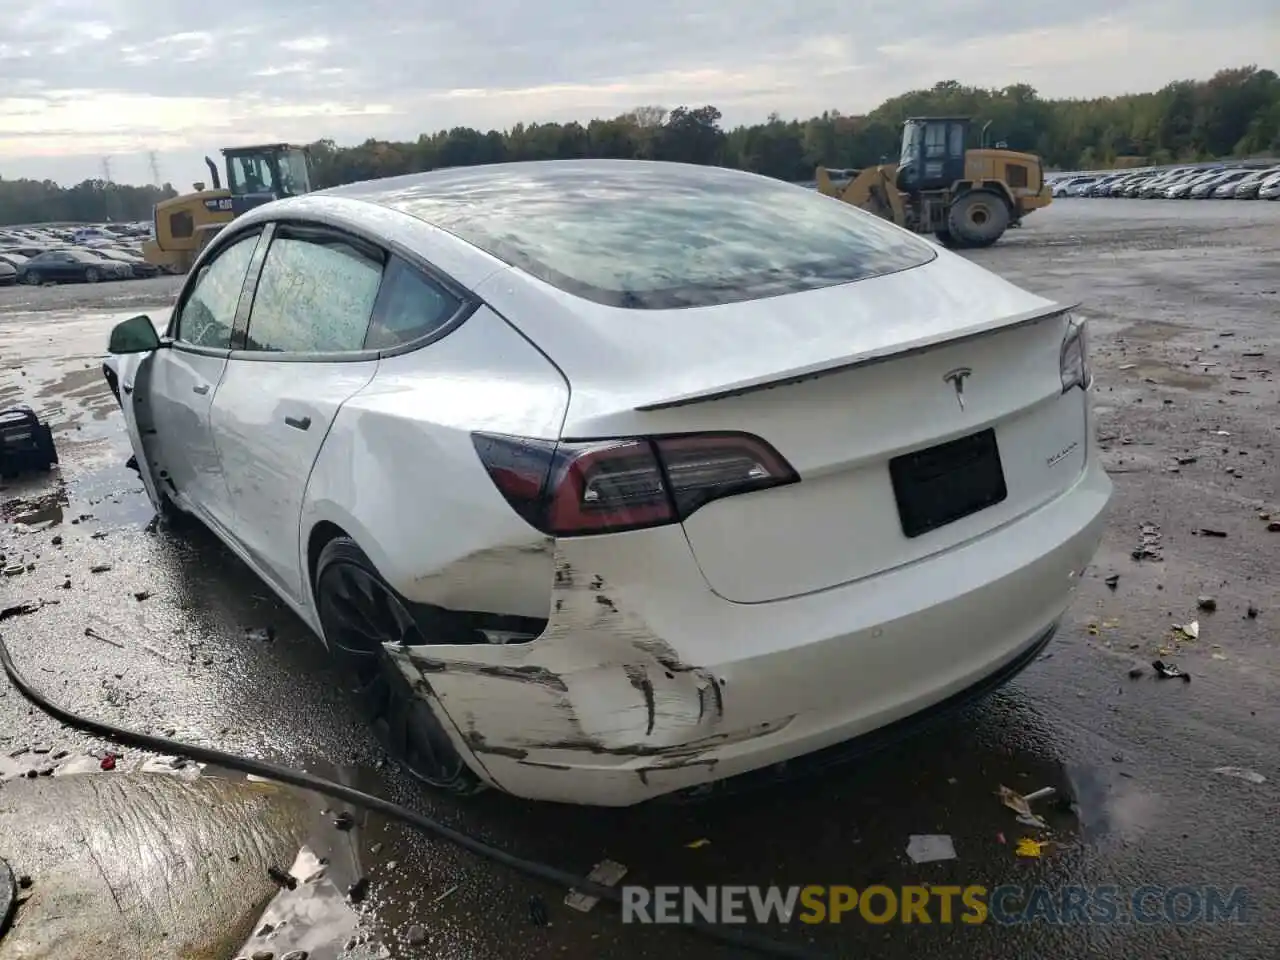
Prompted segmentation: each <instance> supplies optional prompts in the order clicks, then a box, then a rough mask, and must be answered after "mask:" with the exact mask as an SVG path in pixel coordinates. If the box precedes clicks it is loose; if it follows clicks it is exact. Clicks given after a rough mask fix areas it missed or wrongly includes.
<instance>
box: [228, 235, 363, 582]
mask: <svg viewBox="0 0 1280 960" xmlns="http://www.w3.org/2000/svg"><path fill="white" fill-rule="evenodd" d="M386 259H387V258H386V255H385V253H384V252H383V251H382V250H381V249H380V248H378V247H376V246H373V245H370V244H368V243H366V242H364V241H362V240H360V239H357V238H355V237H352V236H349V235H346V234H343V233H340V232H337V231H335V230H332V229H330V228H327V227H320V226H314V225H306V224H298V223H290V224H277V225H276V226H275V228H274V232H273V234H272V236H271V239H270V244H269V246H268V247H267V251H266V256H265V258H264V260H263V264H262V271H261V273H260V274H259V276H258V278H257V283H256V288H255V289H254V292H253V301H252V307H251V309H250V310H249V312H248V317H247V324H246V325H245V328H244V330H243V331H237V340H236V346H237V347H238V348H240V349H236V350H235V351H234V352H233V353H232V354H231V359H230V361H229V362H228V364H227V369H226V373H225V374H224V375H223V379H222V384H221V385H220V386H219V388H218V392H217V395H216V396H215V397H214V402H213V410H212V414H211V422H212V426H213V432H214V436H215V438H216V439H217V444H218V451H219V456H220V459H221V464H222V471H223V475H224V476H225V478H226V484H227V488H228V491H229V495H230V498H231V501H232V502H233V503H234V504H235V511H236V515H235V517H234V521H233V523H234V531H233V532H234V535H235V537H236V539H237V540H238V541H239V542H240V544H241V545H242V547H243V548H244V549H245V552H246V553H247V554H248V555H249V557H250V559H251V560H252V561H253V563H254V565H255V566H256V567H257V568H258V571H259V573H261V574H262V576H263V577H265V578H266V579H268V580H269V581H271V582H272V583H273V584H274V585H275V587H276V589H277V590H278V591H279V592H281V593H282V594H283V595H284V596H286V597H291V598H294V599H295V600H301V599H302V598H303V596H304V593H303V575H302V571H301V569H300V563H299V554H298V528H299V524H300V522H301V515H302V502H303V495H304V493H305V491H306V487H307V479H308V477H309V476H310V473H311V468H312V466H313V465H314V463H315V461H316V457H317V456H318V454H319V453H320V447H321V444H323V443H324V438H325V435H326V434H327V433H328V431H329V427H330V426H331V425H332V423H333V420H334V418H335V417H336V416H337V414H338V410H339V409H340V408H341V407H342V405H343V403H345V402H346V401H347V400H348V399H349V398H350V397H352V396H354V395H355V394H356V393H357V392H359V391H360V390H361V389H362V388H363V387H364V386H365V385H366V384H368V383H369V381H370V380H371V379H372V378H373V375H374V373H375V372H376V370H377V367H378V359H377V357H378V354H377V352H376V350H366V349H365V338H366V335H367V332H368V328H369V321H370V317H371V316H372V313H373V307H374V303H375V302H376V300H377V297H378V291H379V289H380V288H381V284H382V274H383V268H384V265H385V263H386Z"/></svg>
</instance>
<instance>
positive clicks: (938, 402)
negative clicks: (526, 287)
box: [486, 254, 1088, 603]
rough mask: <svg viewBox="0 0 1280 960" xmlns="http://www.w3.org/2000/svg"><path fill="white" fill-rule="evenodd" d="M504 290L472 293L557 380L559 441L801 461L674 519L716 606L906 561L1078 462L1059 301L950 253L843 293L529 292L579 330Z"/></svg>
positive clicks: (992, 522)
mask: <svg viewBox="0 0 1280 960" xmlns="http://www.w3.org/2000/svg"><path fill="white" fill-rule="evenodd" d="M500 285H502V283H501V281H500ZM507 289H508V292H509V293H511V294H512V295H511V296H510V297H508V299H507V302H506V303H501V304H500V303H495V300H500V299H501V298H500V297H493V296H491V293H492V292H490V293H487V294H486V296H488V297H489V298H490V302H491V303H494V304H495V306H496V307H497V309H499V310H500V311H501V312H504V313H505V314H506V315H507V316H508V317H510V318H513V322H515V323H516V324H517V326H519V327H520V329H521V330H523V331H524V332H525V333H526V334H527V335H528V336H530V338H531V339H533V340H534V342H535V343H537V344H538V345H539V346H540V347H541V348H542V349H544V350H546V351H547V353H548V355H549V356H550V357H551V358H552V359H553V360H554V361H555V362H556V363H557V364H559V365H560V366H561V369H562V370H564V372H565V374H566V376H567V377H568V379H569V382H570V384H571V388H572V396H571V400H570V408H569V411H568V415H567V418H566V423H565V427H564V431H563V435H564V436H565V437H566V438H591V437H607V436H626V435H644V434H659V433H683V432H692V431H724V430H729V431H744V432H747V433H751V434H755V435H756V436H759V437H761V438H763V439H764V440H766V441H768V442H769V443H770V444H772V445H773V446H774V447H775V448H776V449H777V450H778V452H779V453H781V454H782V455H783V456H784V457H785V458H786V459H787V460H788V461H789V462H790V463H791V465H792V466H793V467H794V468H795V469H796V470H797V472H798V473H799V474H800V477H801V482H800V483H798V484H794V485H791V486H785V487H779V488H775V489H770V490H764V491H760V492H758V493H752V494H746V495H740V496H734V497H729V498H725V499H721V500H716V501H713V502H711V503H708V504H706V505H705V506H703V507H702V508H701V509H699V510H698V511H696V512H695V513H694V514H693V515H691V516H690V517H688V518H687V520H686V521H685V524H684V528H685V532H686V535H687V537H688V540H689V544H690V546H691V548H692V550H693V553H694V555H695V556H696V558H697V561H698V564H699V566H700V567H701V569H702V571H703V573H704V575H705V576H706V579H707V582H708V583H709V585H710V586H711V587H712V589H714V590H715V591H716V592H717V593H719V594H720V595H721V596H723V597H725V598H726V599H728V600H731V601H735V602H740V603H757V602H765V601H770V600H777V599H781V598H785V597H791V596H797V595H800V594H804V593H809V592H813V591H817V590H822V589H827V588H830V587H834V586H837V585H839V584H843V583H847V582H850V581H853V580H858V579H862V578H865V577H869V576H872V575H875V574H876V573H879V572H882V571H885V570H888V569H892V568H894V567H897V566H901V565H903V564H906V563H912V562H915V561H918V560H920V559H923V558H924V557H927V556H929V555H930V554H933V553H936V552H939V551H943V550H947V549H949V548H951V547H953V546H956V545H957V544H959V543H963V542H965V541H967V540H970V539H973V538H975V537H979V536H981V535H982V534H984V533H986V532H988V531H990V530H992V529H994V528H996V527H999V526H1002V525H1004V524H1007V523H1009V522H1011V521H1013V520H1014V519H1016V518H1018V517H1020V516H1022V515H1024V514H1026V513H1027V512H1029V511H1031V510H1034V509H1035V508H1036V507H1037V506H1040V505H1042V504H1044V503H1046V502H1047V501H1049V500H1050V499H1052V498H1054V497H1056V496H1057V495H1059V494H1061V493H1062V492H1063V491H1065V490H1066V489H1068V488H1069V487H1070V486H1071V485H1072V484H1073V483H1074V482H1075V481H1076V479H1077V478H1078V477H1079V475H1080V473H1081V472H1082V470H1083V469H1084V465H1085V455H1086V450H1087V446H1088V444H1087V443H1086V436H1087V426H1086V424H1087V403H1086V400H1085V394H1084V392H1083V391H1081V390H1078V389H1077V390H1072V391H1071V392H1069V393H1067V394H1063V392H1062V387H1061V377H1060V353H1061V347H1062V341H1063V336H1064V334H1065V333H1066V330H1067V323H1068V321H1067V318H1066V316H1065V314H1064V313H1063V312H1062V310H1061V308H1058V307H1056V306H1055V305H1054V304H1052V303H1050V302H1048V301H1045V300H1042V299H1040V298H1038V297H1035V296H1033V295H1031V294H1028V293H1026V292H1025V291H1022V290H1020V289H1019V288H1017V287H1014V286H1012V285H1011V284H1008V283H1006V282H1005V281H1003V280H1001V279H1000V278H998V277H995V276H994V275H992V274H990V273H988V272H987V271H985V270H983V269H981V268H979V267H977V266H975V265H973V264H970V263H969V262H968V261H965V260H963V259H962V258H959V257H955V256H952V255H950V254H942V255H940V256H939V258H938V259H937V260H935V261H933V262H932V263H930V264H927V265H925V266H922V267H918V268H915V269H912V270H908V271H904V272H902V273H899V274H895V275H891V276H886V277H878V278H874V279H869V280H863V281H859V282H857V283H852V284H845V285H843V286H840V287H835V288H826V289H823V290H818V291H812V292H807V293H802V294H795V295H791V296H784V297H777V298H772V299H769V300H758V301H751V302H747V303H737V304H729V305H726V306H724V307H708V308H696V309H689V310H683V311H624V310H609V308H603V307H599V306H597V305H593V304H584V302H583V301H581V300H577V299H576V298H573V297H570V296H568V295H560V294H558V293H556V292H553V291H550V289H549V288H546V287H540V288H539V289H537V290H536V291H535V292H536V296H538V297H547V296H549V297H552V298H554V299H558V300H561V302H560V306H563V307H566V308H567V309H569V310H571V311H573V312H574V313H578V314H579V315H580V316H582V317H583V318H584V322H583V323H582V324H581V325H575V324H571V323H566V322H564V316H563V313H561V312H559V311H555V310H546V309H536V308H535V304H534V303H532V302H520V296H519V295H518V294H516V293H515V291H517V290H518V289H519V285H513V286H510V287H508V288H507ZM526 296H527V295H526ZM562 296H563V299H561V297H562ZM542 306H544V307H545V306H546V305H545V304H543V305H542ZM603 311H609V312H610V313H612V314H613V316H607V315H605V314H604V312H603ZM619 314H621V315H622V316H618V315H619ZM957 371H966V372H965V373H964V374H963V375H960V374H957ZM949 376H950V379H948V377H949ZM957 379H959V380H961V381H962V387H963V392H962V395H961V393H960V392H959V391H957V389H956V380H957ZM961 400H963V403H962V402H961ZM953 441H960V443H959V444H958V445H956V446H953V447H950V448H947V449H943V450H941V451H939V452H933V453H928V454H925V455H923V456H917V454H920V453H921V452H922V451H928V450H931V449H932V448H934V447H937V446H938V445H941V444H947V443H951V442H953ZM996 458H998V466H996Z"/></svg>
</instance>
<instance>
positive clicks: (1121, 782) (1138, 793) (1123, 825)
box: [1066, 764, 1164, 840]
mask: <svg viewBox="0 0 1280 960" xmlns="http://www.w3.org/2000/svg"><path fill="white" fill-rule="evenodd" d="M1066 774H1067V779H1068V781H1069V782H1070V784H1071V792H1072V795H1073V796H1074V797H1075V801H1076V808H1077V814H1078V818H1079V824H1080V835H1081V837H1082V838H1083V839H1085V840H1096V839H1098V838H1100V837H1104V836H1107V835H1109V834H1112V833H1115V834H1118V835H1120V836H1121V837H1123V838H1131V837H1135V836H1137V835H1139V834H1141V833H1143V832H1145V831H1146V830H1147V829H1149V828H1150V827H1151V826H1152V825H1158V824H1160V823H1162V822H1163V819H1164V810H1163V806H1164V804H1163V801H1162V800H1161V799H1160V798H1159V797H1158V796H1156V795H1155V794H1152V793H1149V792H1147V791H1145V790H1143V789H1142V788H1141V787H1140V786H1139V785H1138V784H1137V783H1136V782H1135V781H1133V780H1131V779H1128V778H1127V777H1121V776H1119V775H1118V774H1115V773H1114V772H1113V771H1109V770H1108V771H1106V772H1105V773H1104V772H1103V771H1102V770H1099V769H1097V768H1095V767H1086V766H1081V765H1079V764H1069V765H1068V766H1067V768H1066Z"/></svg>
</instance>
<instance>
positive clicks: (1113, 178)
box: [1046, 164, 1280, 200]
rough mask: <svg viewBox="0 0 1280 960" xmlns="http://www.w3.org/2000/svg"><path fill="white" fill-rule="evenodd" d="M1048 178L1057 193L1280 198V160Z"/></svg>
mask: <svg viewBox="0 0 1280 960" xmlns="http://www.w3.org/2000/svg"><path fill="white" fill-rule="evenodd" d="M1046 179H1047V180H1048V182H1049V184H1050V185H1051V186H1052V187H1053V195H1054V196H1055V197H1141V198H1143V199H1145V200H1149V199H1153V198H1158V199H1164V200H1209V199H1213V200H1232V199H1234V200H1280V164H1275V165H1267V166H1242V165H1235V166H1228V165H1226V164H1222V165H1218V166H1212V167H1173V168H1168V167H1166V168H1163V169H1159V170H1142V171H1139V172H1136V173H1135V172H1133V171H1119V172H1116V173H1106V174H1092V175H1076V176H1064V177H1059V178H1057V179H1050V178H1046Z"/></svg>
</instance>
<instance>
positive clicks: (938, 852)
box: [907, 833, 956, 863]
mask: <svg viewBox="0 0 1280 960" xmlns="http://www.w3.org/2000/svg"><path fill="white" fill-rule="evenodd" d="M907 856H908V857H910V858H911V862H912V863H934V862H936V861H939V860H954V859H955V858H956V847H955V844H954V843H953V842H952V840H951V838H950V837H949V836H947V835H946V834H945V833H934V834H930V833H913V834H912V835H911V836H910V837H908V838H907Z"/></svg>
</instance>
